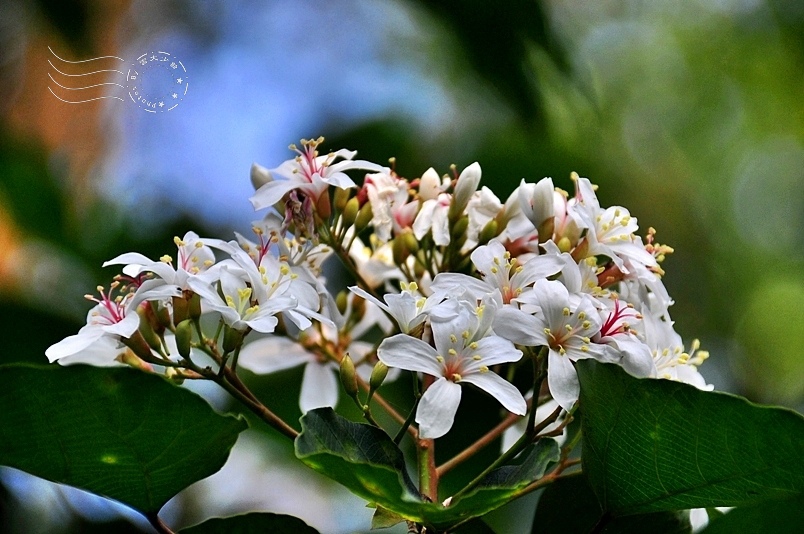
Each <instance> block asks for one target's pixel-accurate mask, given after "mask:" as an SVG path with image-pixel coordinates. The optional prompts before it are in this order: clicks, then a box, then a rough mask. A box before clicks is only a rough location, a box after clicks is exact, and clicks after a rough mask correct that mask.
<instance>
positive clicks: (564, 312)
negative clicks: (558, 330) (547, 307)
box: [561, 308, 570, 317]
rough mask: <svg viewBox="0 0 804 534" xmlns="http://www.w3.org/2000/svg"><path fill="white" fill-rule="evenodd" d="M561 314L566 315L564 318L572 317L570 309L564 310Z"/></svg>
mask: <svg viewBox="0 0 804 534" xmlns="http://www.w3.org/2000/svg"><path fill="white" fill-rule="evenodd" d="M561 313H563V314H564V317H569V316H570V309H569V308H564V309H563V310H562V311H561Z"/></svg>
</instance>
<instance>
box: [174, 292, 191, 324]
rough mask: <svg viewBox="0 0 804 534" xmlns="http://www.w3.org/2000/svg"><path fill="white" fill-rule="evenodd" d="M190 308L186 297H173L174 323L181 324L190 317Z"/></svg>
mask: <svg viewBox="0 0 804 534" xmlns="http://www.w3.org/2000/svg"><path fill="white" fill-rule="evenodd" d="M188 308H189V306H188V305H187V301H186V300H185V299H184V297H173V324H179V323H180V322H182V321H183V320H185V319H187V317H189V309H188Z"/></svg>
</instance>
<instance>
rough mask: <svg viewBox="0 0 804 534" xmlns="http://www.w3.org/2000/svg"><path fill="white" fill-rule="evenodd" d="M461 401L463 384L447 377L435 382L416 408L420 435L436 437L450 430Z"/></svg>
mask: <svg viewBox="0 0 804 534" xmlns="http://www.w3.org/2000/svg"><path fill="white" fill-rule="evenodd" d="M460 403H461V386H459V385H458V384H456V383H454V382H451V381H449V380H447V379H446V378H439V379H438V380H436V381H435V382H433V384H432V385H431V386H430V387H429V388H427V391H425V392H424V395H422V398H421V401H419V407H418V408H417V409H416V422H417V423H418V424H419V437H420V438H422V439H435V438H440V437H441V436H443V435H444V434H446V433H447V432H449V429H450V428H452V424H453V423H454V422H455V412H457V411H458V405H459V404H460Z"/></svg>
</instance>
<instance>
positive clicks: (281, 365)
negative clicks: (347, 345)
mask: <svg viewBox="0 0 804 534" xmlns="http://www.w3.org/2000/svg"><path fill="white" fill-rule="evenodd" d="M314 359H315V357H314V356H313V355H312V354H310V353H309V352H307V351H306V350H304V349H303V348H302V346H301V345H299V344H298V343H297V342H295V341H293V340H292V339H288V338H286V337H280V336H276V337H274V336H270V337H265V338H261V339H256V340H254V341H252V342H250V343H246V344H245V345H244V346H243V348H242V349H241V351H240V357H239V359H238V365H239V366H240V367H242V368H244V369H248V370H249V371H251V372H252V373H256V374H260V375H264V374H269V373H275V372H277V371H283V370H285V369H290V368H291V367H296V366H298V365H301V364H303V363H307V362H311V361H313V360H314Z"/></svg>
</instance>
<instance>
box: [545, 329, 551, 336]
mask: <svg viewBox="0 0 804 534" xmlns="http://www.w3.org/2000/svg"><path fill="white" fill-rule="evenodd" d="M544 333H545V334H547V335H548V336H549V335H550V334H551V332H550V329H549V328H545V329H544Z"/></svg>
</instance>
